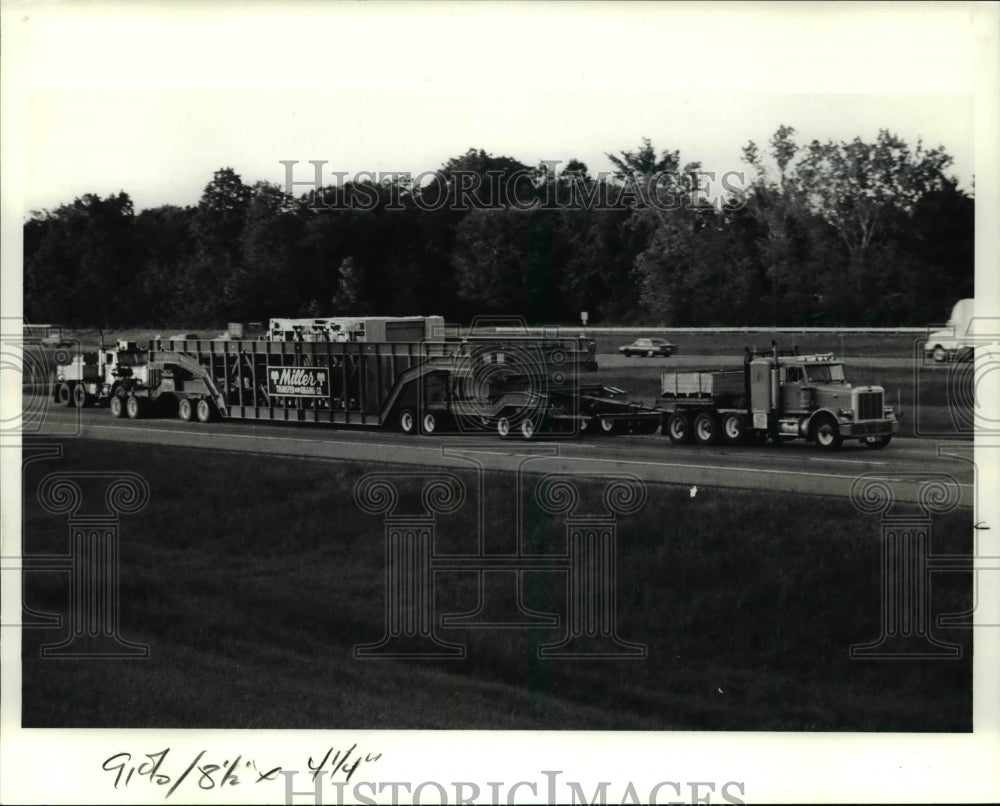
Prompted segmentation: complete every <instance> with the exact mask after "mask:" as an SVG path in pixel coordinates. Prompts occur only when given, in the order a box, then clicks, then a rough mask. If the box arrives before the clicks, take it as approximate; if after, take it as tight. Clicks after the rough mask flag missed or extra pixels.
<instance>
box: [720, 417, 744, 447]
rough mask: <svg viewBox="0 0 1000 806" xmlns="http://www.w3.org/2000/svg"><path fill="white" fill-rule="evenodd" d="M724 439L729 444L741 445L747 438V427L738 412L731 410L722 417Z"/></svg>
mask: <svg viewBox="0 0 1000 806" xmlns="http://www.w3.org/2000/svg"><path fill="white" fill-rule="evenodd" d="M721 431H722V439H723V441H724V442H726V443H727V444H729V445H739V444H740V443H742V442H744V441H745V439H746V428H744V427H743V418H742V417H741V416H740V415H739V414H737V413H736V412H730V413H729V414H726V415H725V416H724V417H723V418H722V428H721Z"/></svg>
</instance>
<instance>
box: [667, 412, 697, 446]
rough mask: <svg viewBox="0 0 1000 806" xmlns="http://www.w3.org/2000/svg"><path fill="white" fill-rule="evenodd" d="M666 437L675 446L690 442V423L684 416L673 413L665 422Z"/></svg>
mask: <svg viewBox="0 0 1000 806" xmlns="http://www.w3.org/2000/svg"><path fill="white" fill-rule="evenodd" d="M667 436H668V437H670V441H671V442H673V443H674V444H675V445H683V444H686V443H689V442H690V441H691V423H690V422H689V421H688V418H687V415H686V414H681V413H680V412H679V411H675V412H674V413H673V414H671V415H670V419H668V420H667Z"/></svg>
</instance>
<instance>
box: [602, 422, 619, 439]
mask: <svg viewBox="0 0 1000 806" xmlns="http://www.w3.org/2000/svg"><path fill="white" fill-rule="evenodd" d="M616 424H617V421H616V420H612V419H611V418H610V417H598V418H597V433H599V434H603V435H604V436H606V437H607V436H611V435H612V434H617V433H619V431H618V429H617V428H616V427H615V426H616Z"/></svg>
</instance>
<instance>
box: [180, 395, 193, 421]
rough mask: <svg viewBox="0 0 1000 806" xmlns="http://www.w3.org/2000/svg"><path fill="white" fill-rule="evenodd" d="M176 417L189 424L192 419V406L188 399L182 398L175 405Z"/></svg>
mask: <svg viewBox="0 0 1000 806" xmlns="http://www.w3.org/2000/svg"><path fill="white" fill-rule="evenodd" d="M177 416H178V417H180V418H181V419H182V420H183V421H184V422H186V423H189V422H191V421H192V420H193V419H194V404H193V403H192V402H191V399H190V398H187V397H182V398H181V399H180V402H179V403H178V404H177Z"/></svg>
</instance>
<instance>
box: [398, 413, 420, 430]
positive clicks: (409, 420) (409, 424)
mask: <svg viewBox="0 0 1000 806" xmlns="http://www.w3.org/2000/svg"><path fill="white" fill-rule="evenodd" d="M399 430H400V431H402V432H403V433H404V434H412V433H414V432H415V431H416V430H417V418H416V417H415V416H414V415H413V410H412V409H403V410H402V411H401V412H400V413H399Z"/></svg>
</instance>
